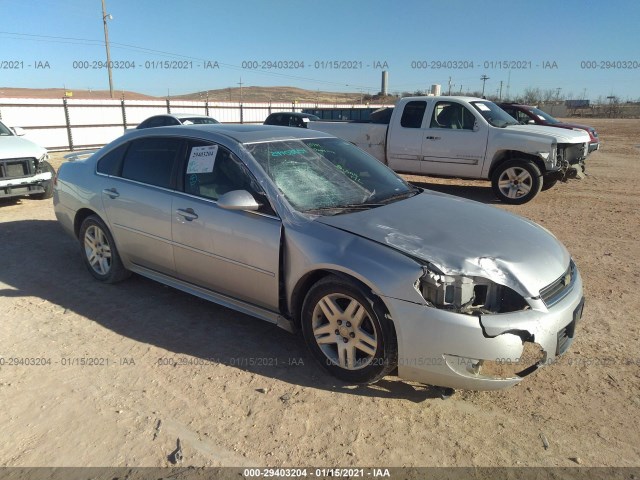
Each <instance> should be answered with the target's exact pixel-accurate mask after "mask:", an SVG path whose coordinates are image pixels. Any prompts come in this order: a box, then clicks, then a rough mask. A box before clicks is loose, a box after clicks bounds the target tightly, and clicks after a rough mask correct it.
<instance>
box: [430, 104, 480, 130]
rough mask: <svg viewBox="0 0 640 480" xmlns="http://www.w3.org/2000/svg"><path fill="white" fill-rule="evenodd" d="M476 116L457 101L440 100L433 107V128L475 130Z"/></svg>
mask: <svg viewBox="0 0 640 480" xmlns="http://www.w3.org/2000/svg"><path fill="white" fill-rule="evenodd" d="M474 123H475V116H474V115H473V113H471V112H470V111H469V110H468V109H467V108H465V107H464V106H463V105H460V104H459V103H455V102H438V103H437V104H436V106H435V108H434V109H433V117H431V124H430V127H431V128H448V129H453V130H473V125H474Z"/></svg>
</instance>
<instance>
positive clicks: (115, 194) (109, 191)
mask: <svg viewBox="0 0 640 480" xmlns="http://www.w3.org/2000/svg"><path fill="white" fill-rule="evenodd" d="M102 193H104V194H105V195H109V197H110V198H118V197H119V196H120V194H119V193H118V190H116V189H115V188H105V189H104V190H102Z"/></svg>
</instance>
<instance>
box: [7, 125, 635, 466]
mask: <svg viewBox="0 0 640 480" xmlns="http://www.w3.org/2000/svg"><path fill="white" fill-rule="evenodd" d="M591 123H592V124H593V125H594V126H595V127H596V128H598V130H599V131H600V134H601V138H602V143H603V147H602V150H601V151H599V152H596V153H594V154H592V156H590V157H589V159H588V173H589V176H588V177H587V178H586V179H585V180H582V181H572V182H570V183H568V184H560V185H558V186H557V187H555V188H554V189H552V190H550V191H548V192H543V193H542V194H541V195H540V196H539V197H537V198H536V199H535V200H534V201H533V202H531V203H529V204H527V205H523V206H505V205H501V204H497V203H495V201H494V199H493V195H492V194H491V190H490V188H489V185H488V183H486V182H476V181H456V180H443V179H432V178H427V177H415V176H411V177H408V178H409V179H410V180H412V181H414V182H416V183H419V184H421V185H423V186H425V187H427V188H433V189H437V190H440V191H444V192H447V193H451V194H454V195H460V196H463V197H467V198H472V199H475V200H478V201H481V202H485V203H491V204H494V205H495V206H496V207H498V208H502V209H506V210H510V211H512V212H516V213H518V214H520V215H523V216H526V217H528V218H530V219H532V220H534V221H536V222H538V223H540V224H541V225H543V226H545V227H546V228H548V229H549V230H551V231H552V232H553V233H554V234H555V235H556V236H557V237H558V238H559V239H560V240H561V241H562V242H564V244H565V245H566V246H567V247H568V249H569V250H570V251H571V253H572V254H573V256H574V258H575V261H576V263H577V265H578V266H579V268H580V270H581V273H582V276H583V279H584V283H585V295H586V299H587V303H586V308H585V313H584V317H583V320H582V322H581V323H580V324H579V326H578V329H577V339H576V341H575V342H574V344H573V346H572V347H571V348H570V350H569V351H568V352H567V353H566V354H565V355H564V357H562V358H561V360H560V361H559V362H558V363H556V364H554V365H552V366H548V367H546V368H543V369H540V370H539V371H538V372H536V373H534V374H533V375H531V376H529V377H527V378H526V379H525V380H524V381H523V382H522V383H521V384H520V385H518V386H516V387H514V388H511V389H509V390H505V391H500V392H467V391H458V392H456V393H455V394H454V395H453V396H452V397H451V398H450V399H448V400H443V399H441V398H440V397H439V395H438V393H439V392H438V391H437V390H435V389H433V388H430V387H427V386H422V385H418V384H413V383H407V382H402V381H399V380H398V379H397V378H393V377H391V378H386V379H384V380H383V381H381V382H379V383H378V384H376V385H374V386H371V387H357V388H356V387H352V386H348V385H344V384H341V383H340V382H337V381H335V380H333V379H332V378H331V377H329V376H328V375H327V374H325V373H324V372H323V371H322V370H321V369H320V368H319V367H318V366H316V364H315V363H314V361H313V359H312V358H311V357H310V355H309V354H307V351H306V348H305V346H304V344H303V343H302V341H301V340H300V339H299V338H298V337H296V336H294V335H291V334H289V333H287V332H285V331H283V330H280V329H278V328H276V327H274V326H271V325H269V324H266V323H263V322H260V321H259V320H255V319H253V318H250V317H247V316H245V315H242V314H238V313H235V312H233V311H231V310H228V309H225V308H222V307H218V306H216V305H214V304H211V303H207V302H205V301H203V300H200V299H197V298H194V297H191V296H189V295H187V294H184V293H181V292H178V291H176V290H173V289H171V288H168V287H164V286H162V285H160V284H158V283H154V282H153V281H150V280H146V279H144V278H141V277H138V276H134V277H132V278H131V279H130V280H128V281H126V282H124V283H120V284H118V285H113V286H108V285H102V284H100V283H98V282H96V281H94V280H93V279H92V277H91V276H90V275H89V273H88V272H87V271H86V270H85V268H84V266H83V265H82V263H81V260H80V256H79V253H78V247H77V244H76V242H74V241H73V240H72V239H71V238H70V237H67V236H66V235H65V234H64V233H63V231H62V230H61V228H60V227H59V226H58V224H57V222H56V220H55V216H54V213H53V207H52V203H51V201H37V200H30V199H21V200H17V201H6V200H5V201H2V202H0V252H1V253H0V320H1V321H0V406H1V408H0V431H1V437H2V442H0V466H165V465H169V460H168V455H169V454H170V453H171V452H172V451H173V450H174V449H175V448H176V440H177V438H180V440H181V443H182V449H183V455H184V461H183V464H182V465H183V466H189V465H194V466H250V465H251V466H301V465H302V466H516V465H519V466H576V465H577V464H580V465H582V466H638V465H639V464H640V334H639V322H638V312H639V311H640V281H639V276H638V274H639V273H640V268H639V266H640V262H639V260H638V259H639V258H640V239H639V235H638V234H639V233H640V189H639V188H638V184H639V183H640V120H595V119H594V120H592V121H591ZM61 161H62V154H55V155H54V164H55V166H56V167H57V166H58V165H59V164H60V163H61ZM470 234H471V233H470ZM23 359H33V360H28V362H31V363H39V364H37V365H22V364H21V363H23ZM38 359H40V360H38ZM172 364H175V365H172ZM158 425H159V428H158ZM543 437H544V438H546V440H547V442H548V448H546V449H545V447H544V445H543V440H542V438H543Z"/></svg>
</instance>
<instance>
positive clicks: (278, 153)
mask: <svg viewBox="0 0 640 480" xmlns="http://www.w3.org/2000/svg"><path fill="white" fill-rule="evenodd" d="M306 153H307V151H306V150H305V149H304V148H294V149H291V150H275V151H273V152H269V155H271V156H272V157H288V156H291V155H305V154H306Z"/></svg>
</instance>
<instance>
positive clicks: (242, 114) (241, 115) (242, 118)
mask: <svg viewBox="0 0 640 480" xmlns="http://www.w3.org/2000/svg"><path fill="white" fill-rule="evenodd" d="M240 123H244V112H243V110H242V104H240Z"/></svg>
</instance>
